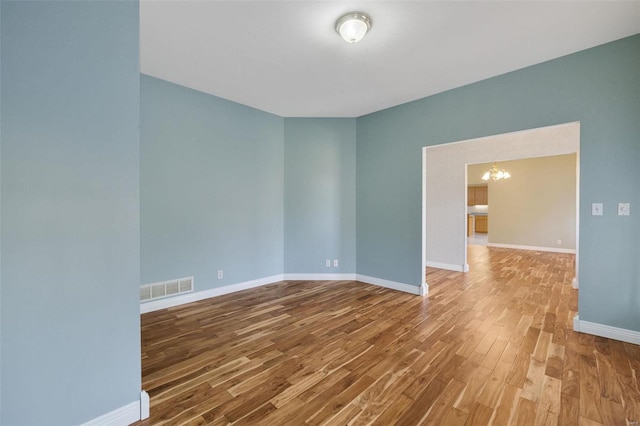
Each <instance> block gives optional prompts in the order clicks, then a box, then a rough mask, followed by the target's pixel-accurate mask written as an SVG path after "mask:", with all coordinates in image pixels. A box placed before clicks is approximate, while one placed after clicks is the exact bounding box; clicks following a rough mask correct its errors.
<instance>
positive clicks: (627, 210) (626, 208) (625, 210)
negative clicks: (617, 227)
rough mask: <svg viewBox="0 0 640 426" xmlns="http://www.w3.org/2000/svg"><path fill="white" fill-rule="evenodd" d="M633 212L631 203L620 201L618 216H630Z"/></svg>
mask: <svg viewBox="0 0 640 426" xmlns="http://www.w3.org/2000/svg"><path fill="white" fill-rule="evenodd" d="M630 214H631V203H618V216H629V215H630Z"/></svg>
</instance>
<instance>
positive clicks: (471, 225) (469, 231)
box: [467, 214, 473, 237]
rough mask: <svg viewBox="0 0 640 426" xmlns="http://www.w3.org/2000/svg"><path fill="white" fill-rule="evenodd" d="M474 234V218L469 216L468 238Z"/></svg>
mask: <svg viewBox="0 0 640 426" xmlns="http://www.w3.org/2000/svg"><path fill="white" fill-rule="evenodd" d="M472 233H473V216H471V215H470V214H468V215H467V237H468V236H470V235H471V234H472Z"/></svg>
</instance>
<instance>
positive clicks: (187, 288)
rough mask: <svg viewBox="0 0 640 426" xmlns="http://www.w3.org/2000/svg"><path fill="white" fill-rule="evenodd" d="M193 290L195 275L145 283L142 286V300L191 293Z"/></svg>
mask: <svg viewBox="0 0 640 426" xmlns="http://www.w3.org/2000/svg"><path fill="white" fill-rule="evenodd" d="M192 291H193V277H187V278H178V279H177V280H170V281H163V282H160V283H152V284H145V285H142V286H140V301H141V302H146V301H149V300H155V299H160V298H163V297H169V296H175V295H177V294H183V293H190V292H192Z"/></svg>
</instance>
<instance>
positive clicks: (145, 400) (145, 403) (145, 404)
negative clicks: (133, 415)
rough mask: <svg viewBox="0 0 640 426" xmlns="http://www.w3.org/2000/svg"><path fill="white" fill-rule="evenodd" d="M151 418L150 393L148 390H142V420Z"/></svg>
mask: <svg viewBox="0 0 640 426" xmlns="http://www.w3.org/2000/svg"><path fill="white" fill-rule="evenodd" d="M148 418H149V394H148V393H147V392H146V391H142V392H140V420H144V419H148Z"/></svg>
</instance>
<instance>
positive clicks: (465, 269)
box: [427, 260, 469, 272]
mask: <svg viewBox="0 0 640 426" xmlns="http://www.w3.org/2000/svg"><path fill="white" fill-rule="evenodd" d="M427 268H438V269H446V270H448V271H457V272H469V265H456V264H453V263H440V262H432V261H430V260H427Z"/></svg>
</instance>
